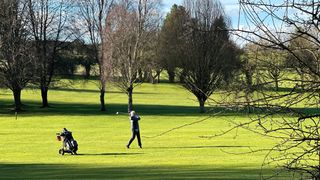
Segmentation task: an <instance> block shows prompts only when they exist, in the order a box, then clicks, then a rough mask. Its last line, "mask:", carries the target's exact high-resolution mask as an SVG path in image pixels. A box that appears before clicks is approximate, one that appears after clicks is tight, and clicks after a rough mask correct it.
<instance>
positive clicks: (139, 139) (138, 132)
mask: <svg viewBox="0 0 320 180" xmlns="http://www.w3.org/2000/svg"><path fill="white" fill-rule="evenodd" d="M136 136H137V138H138V144H139V146H140V147H141V138H140V131H135V130H132V137H131V139H130V140H129V142H128V147H129V146H130V144H131V143H132V141H133V140H134V138H135V137H136Z"/></svg>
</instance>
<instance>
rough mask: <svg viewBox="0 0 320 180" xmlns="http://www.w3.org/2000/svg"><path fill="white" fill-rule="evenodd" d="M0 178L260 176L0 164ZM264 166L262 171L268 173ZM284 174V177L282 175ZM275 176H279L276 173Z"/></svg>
mask: <svg viewBox="0 0 320 180" xmlns="http://www.w3.org/2000/svg"><path fill="white" fill-rule="evenodd" d="M0 173H1V178H4V179H10V178H13V177H16V174H17V173H19V174H20V176H21V177H23V179H30V178H32V179H43V178H44V177H46V179H60V178H67V179H127V178H128V177H129V178H130V179H141V178H146V179H230V180H231V179H243V180H249V179H259V178H260V169H247V168H234V169H228V168H209V167H206V166H162V167H154V166H149V167H148V166H137V167H92V166H85V165H73V166H72V165H63V164H0ZM271 173H272V172H271V170H266V172H265V174H264V175H270V174H271ZM282 178H284V177H282ZM278 179H281V177H279V178H278Z"/></svg>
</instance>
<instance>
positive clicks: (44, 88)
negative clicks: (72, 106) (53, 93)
mask: <svg viewBox="0 0 320 180" xmlns="http://www.w3.org/2000/svg"><path fill="white" fill-rule="evenodd" d="M40 88H41V98H42V106H41V107H42V108H46V107H49V103H48V90H49V88H48V87H47V86H46V85H43V84H41V87H40Z"/></svg>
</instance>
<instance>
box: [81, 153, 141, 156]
mask: <svg viewBox="0 0 320 180" xmlns="http://www.w3.org/2000/svg"><path fill="white" fill-rule="evenodd" d="M141 154H144V153H98V154H78V156H133V155H141Z"/></svg>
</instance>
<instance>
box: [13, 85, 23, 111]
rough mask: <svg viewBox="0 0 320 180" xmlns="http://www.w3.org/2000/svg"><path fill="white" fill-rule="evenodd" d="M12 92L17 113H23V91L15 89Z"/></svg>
mask: <svg viewBox="0 0 320 180" xmlns="http://www.w3.org/2000/svg"><path fill="white" fill-rule="evenodd" d="M12 92H13V97H14V106H15V111H16V112H17V111H21V89H14V90H13V91H12Z"/></svg>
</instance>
